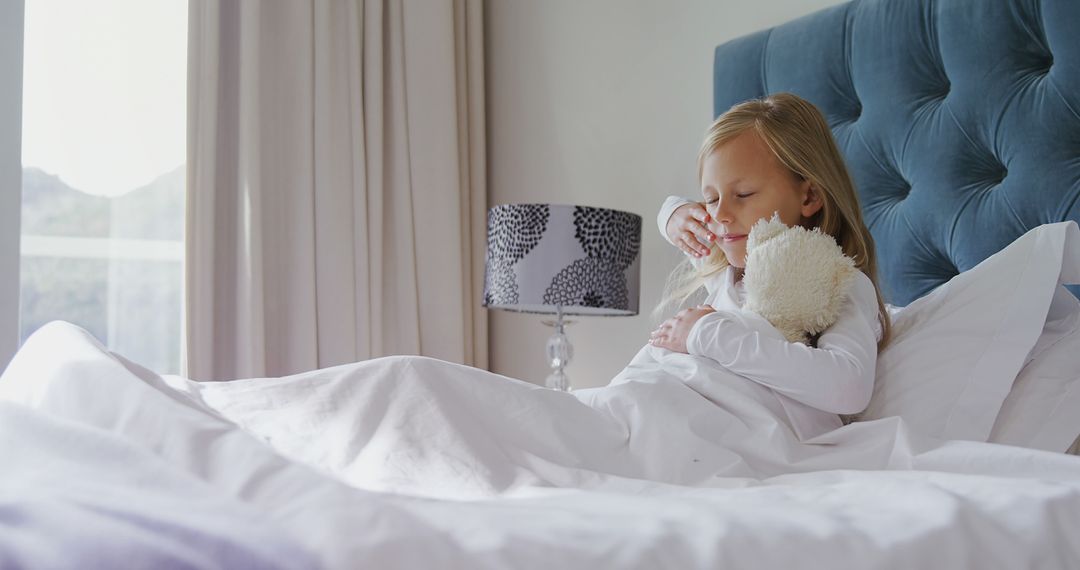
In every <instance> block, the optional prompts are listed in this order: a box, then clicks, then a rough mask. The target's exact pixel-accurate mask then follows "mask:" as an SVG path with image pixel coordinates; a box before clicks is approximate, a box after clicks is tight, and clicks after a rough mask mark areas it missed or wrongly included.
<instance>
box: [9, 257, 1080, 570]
mask: <svg viewBox="0 0 1080 570" xmlns="http://www.w3.org/2000/svg"><path fill="white" fill-rule="evenodd" d="M1036 262H1040V261H1039V260H1037V261H1036ZM1042 262H1045V260H1043V261H1042ZM1057 263H1059V264H1060V263H1061V260H1060V257H1059V258H1058V260H1057ZM993 270H994V269H993V268H990V269H987V272H988V274H989V273H990V272H992V271H993ZM1032 318H1040V317H1039V316H1038V315H1035V316H1033V317H1032ZM1042 318H1044V317H1042ZM761 390H763V388H761V387H760V386H759V385H757V384H754V383H752V382H749V381H746V380H745V379H743V378H741V377H739V376H737V375H734V374H732V373H730V372H728V371H727V370H726V369H724V368H722V367H720V366H719V365H716V364H715V363H713V362H712V361H709V360H707V359H701V358H696V357H692V356H688V355H679V354H673V353H668V352H666V351H662V350H660V349H655V348H652V347H647V348H645V349H643V350H642V352H641V353H639V354H638V356H637V357H636V358H635V359H634V361H633V362H632V363H631V365H630V366H628V367H627V369H626V370H624V371H623V372H622V373H621V374H620V375H619V376H618V377H617V378H616V379H615V380H613V382H612V384H611V385H610V386H608V387H605V388H596V389H589V390H579V391H577V392H574V393H561V392H555V391H550V390H546V389H541V388H539V387H536V386H534V385H531V384H528V383H525V382H520V381H517V380H513V379H509V378H505V377H502V376H498V375H495V374H491V373H487V372H484V371H479V370H476V369H472V368H468V367H464V366H459V365H454V364H449V363H446V362H441V361H437V360H432V359H427V358H416V357H391V358H383V359H375V360H370V361H366V362H361V363H356V364H350V365H345V366H339V367H335V368H330V369H325V370H319V371H314V372H310V373H306V374H299V375H296V376H290V377H286V378H277V379H250V380H241V381H235V382H228V383H217V384H198V383H194V382H189V381H187V380H184V379H182V378H175V377H173V378H169V379H162V378H160V377H157V376H155V375H153V374H152V373H150V372H148V371H146V370H142V369H140V368H139V367H137V366H135V365H133V364H131V363H128V362H126V361H124V360H123V359H122V358H119V357H116V356H115V355H112V354H110V353H108V352H107V351H106V350H104V349H103V348H102V347H101V346H100V345H99V344H98V343H97V342H96V341H95V340H94V339H92V338H91V337H90V336H89V335H88V334H86V333H85V332H84V331H82V330H81V329H78V328H76V327H73V326H71V325H67V324H63V323H54V324H51V325H48V326H46V327H45V328H43V329H42V330H40V331H38V332H37V333H35V335H34V336H33V337H31V339H30V340H28V341H27V343H26V344H25V345H24V347H23V348H22V349H21V350H20V352H19V353H18V354H17V355H16V357H15V359H14V360H13V362H12V364H11V366H10V367H9V368H8V370H7V371H6V372H5V373H4V375H3V377H2V378H0V400H7V401H9V402H13V403H16V404H20V405H22V406H27V407H28V408H30V409H27V408H18V409H19V410H21V411H19V412H17V414H23V415H24V416H25V415H28V414H29V415H33V414H37V415H41V416H43V417H46V418H50V419H48V420H46V419H39V420H32V421H31V420H26V425H31V426H32V425H34V422H35V421H38V422H39V423H42V424H47V423H49V422H53V421H58V422H62V424H63V426H64V429H65V430H66V431H65V433H64V435H63V438H61V439H63V440H64V445H73V446H76V447H79V448H83V447H82V446H83V445H84V444H83V443H82V442H84V441H85V442H87V443H85V445H86V446H89V445H92V442H93V441H97V440H99V439H100V438H101V437H102V434H103V433H104V434H111V435H109V437H111V438H113V440H115V441H116V442H119V443H116V445H120V444H121V443H122V444H123V446H125V449H128V450H129V451H127V452H125V453H128V454H129V455H125V456H122V457H120V458H119V459H109V458H108V457H107V456H103V457H99V456H97V455H96V454H90V455H87V456H86V459H85V461H86V468H85V469H80V470H70V471H67V470H58V471H50V472H51V473H52V475H51V476H52V477H53V479H52V480H51V483H50V485H51V487H47V488H48V489H54V490H55V491H56V494H55V498H56V500H57V501H59V502H61V503H63V504H66V503H67V502H69V501H71V500H72V498H71V495H70V494H68V493H66V492H65V491H64V489H66V488H68V487H66V486H65V485H67V486H70V487H71V488H82V489H86V490H87V492H88V493H89V492H93V491H95V490H96V489H104V488H107V487H108V486H109V485H112V484H113V483H110V481H113V480H114V479H115V478H116V477H118V475H117V474H118V473H119V472H120V471H121V470H122V471H123V473H124V476H125V477H126V479H124V480H125V481H128V483H126V485H128V486H129V487H130V488H131V489H133V490H137V491H138V493H139V495H140V496H142V497H145V501H146V502H144V499H140V500H138V501H134V500H125V499H124V497H121V496H119V495H118V496H116V498H115V501H116V505H117V508H119V507H121V506H122V507H123V508H124V509H127V511H129V512H133V513H142V514H144V515H145V517H144V518H147V519H153V520H170V519H171V518H172V517H171V515H170V513H173V515H175V518H174V519H172V520H173V521H174V522H175V523H176V525H181V526H182V525H191V524H192V523H191V521H193V520H197V517H196V516H195V515H194V514H191V513H188V512H186V510H184V509H177V510H175V511H170V509H168V508H161V505H168V504H172V503H176V502H179V501H187V500H189V497H192V496H195V495H201V493H200V492H199V489H203V490H205V497H207V500H206V501H205V502H203V503H201V504H199V505H197V506H201V507H202V508H203V509H205V511H206V512H220V513H221V517H222V518H221V519H220V520H221V521H226V522H224V523H222V524H223V525H226V526H228V527H229V528H231V529H232V531H233V534H232V535H230V536H229V537H228V538H229V540H230V541H231V543H234V544H235V546H233V548H235V549H237V551H242V552H245V553H246V555H248V556H251V557H252V559H253V560H276V561H284V560H287V558H286V556H293V557H295V560H296V564H295V565H297V566H299V565H302V564H304V563H305V562H304V561H303V552H298V551H297V548H299V549H303V550H304V551H306V552H308V553H310V554H311V555H313V556H315V557H317V559H318V561H319V562H318V563H319V564H320V565H323V566H325V567H329V568H350V567H360V566H365V567H377V568H413V567H457V568H509V567H512V568H552V567H555V568H658V567H665V568H718V567H724V568H763V567H799V568H807V567H814V568H830V569H835V568H839V567H858V568H910V567H935V568H975V567H977V568H1070V567H1073V568H1075V567H1077V566H1080V544H1078V543H1077V541H1075V540H1074V537H1075V536H1076V535H1077V534H1078V533H1080V458H1078V457H1074V456H1067V455H1064V454H1058V453H1050V452H1046V451H1037V450H1031V449H1024V448H1018V447H1011V446H1004V445H997V444H988V443H977V442H961V441H953V442H943V441H938V440H934V439H931V438H928V437H923V436H919V435H917V434H916V433H914V432H913V431H912V430H911V429H909V426H907V425H906V424H905V423H904V422H903V421H902V420H900V419H899V418H883V419H880V420H875V421H870V422H859V423H855V424H851V425H848V426H845V427H843V428H841V429H838V430H836V431H833V432H830V433H827V434H824V435H823V436H820V437H818V438H815V439H814V440H811V441H810V442H807V443H801V442H799V441H798V439H797V438H795V436H794V434H793V433H792V430H791V428H790V427H789V426H788V425H786V424H785V421H784V420H783V419H782V416H778V415H777V413H776V411H775V410H773V409H771V408H770V406H769V405H768V403H767V402H768V399H766V398H762V397H761V394H762V393H761ZM8 406H11V404H8ZM0 409H3V408H0ZM31 409H32V410H31ZM2 419H3V416H2V415H0V420H2ZM22 421H23V420H21V419H19V417H16V418H15V420H12V421H0V430H3V431H0V441H12V438H15V437H17V438H18V439H20V441H21V442H22V445H17V446H13V447H9V446H7V445H6V446H5V449H4V454H5V456H4V460H5V464H9V465H16V466H18V467H17V468H16V469H14V470H11V469H7V468H5V469H2V470H0V481H3V482H5V488H7V485H6V483H7V482H8V481H9V480H10V478H11V477H12V476H13V475H12V472H14V473H15V477H18V476H19V475H18V474H19V473H20V471H25V472H26V473H30V474H33V473H34V472H35V469H37V467H35V466H39V462H41V461H44V460H45V459H43V457H42V453H43V451H42V450H46V449H55V448H56V445H57V441H58V436H55V434H54V435H47V434H46V433H45V432H47V431H48V430H38V429H27V430H25V431H23V430H19V426H20V425H22V424H21V422H22ZM234 422H235V423H234ZM237 426H240V427H237ZM12 430H16V431H17V432H13V431H12ZM61 449H64V448H63V447H62V446H61ZM56 453H57V454H58V455H61V456H64V455H66V452H62V451H57V452H56ZM129 456H130V458H128V457H129ZM50 461H51V460H50ZM163 473H164V474H165V475H163ZM174 476H175V477H174ZM170 477H173V478H175V480H176V481H175V482H170ZM22 481H24V482H25V481H26V479H22ZM25 486H26V485H24V487H25ZM96 496H98V497H99V500H100V501H102V502H109V501H110V500H111V499H110V498H109V495H107V494H100V495H96ZM9 500H11V501H16V502H17V501H19V498H18V497H17V496H12V497H10V498H9ZM155 504H156V505H158V506H157V507H154V505H155ZM30 506H31V507H32V506H33V505H32V504H31V505H30ZM196 510H197V509H196ZM253 514H254V518H255V519H257V521H258V522H259V523H260V524H252V525H249V526H242V525H237V524H231V523H228V522H227V521H232V520H250V519H251V518H252V517H253ZM46 522H47V521H46ZM0 524H8V525H9V526H17V525H11V524H10V523H0ZM155 528H157V527H154V526H151V527H150V532H151V534H153V532H156V531H155V530H154V529H155ZM216 528H219V527H217V526H214V525H213V524H209V523H208V524H207V526H206V527H205V529H204V530H207V531H208V534H209V535H211V536H216V535H215V533H214V530H215V529H216ZM35 533H37V534H35ZM24 534H27V535H29V536H37V537H38V538H39V539H40V540H44V541H46V542H48V541H50V540H51V541H53V542H54V543H55V544H54V546H55V547H57V548H62V547H63V546H64V545H65V544H66V543H65V542H64V541H65V540H66V539H65V538H64V535H61V538H52V536H51V535H50V534H49V525H48V524H45V523H42V524H39V525H37V526H35V525H30V526H29V530H27V531H26V532H25V533H24ZM101 540H102V541H104V542H105V543H108V542H109V541H110V540H117V539H116V537H114V536H110V535H109V534H108V533H105V532H103V533H102V537H101ZM119 540H120V541H121V544H122V545H123V544H126V543H125V542H124V541H126V537H124V536H123V535H121V537H120V539H119ZM206 540H209V539H208V538H207V539H206ZM221 540H225V538H224V537H223V538H221ZM174 543H175V544H174V546H173V547H172V548H174V549H176V551H177V552H181V553H183V549H184V548H188V549H190V550H191V552H190V554H192V555H194V554H196V553H200V552H203V551H204V550H205V549H207V548H210V547H209V546H207V544H206V542H205V541H202V540H199V539H192V540H187V541H186V542H185V540H181V539H177V540H174ZM258 545H262V546H263V549H258V548H257V546H258ZM4 546H5V547H7V546H9V545H6V544H5V545H4ZM135 546H138V545H137V544H136V545H135ZM12 548H15V549H16V551H15V552H16V556H18V555H19V553H20V552H23V551H21V550H18V549H19V548H21V546H20V543H18V542H16V543H15V544H14V546H13V547H12ZM250 548H256V550H254V551H248V550H247V549H250ZM34 552H37V551H26V552H24V553H23V554H25V556H26V558H24V559H26V560H33V556H35V554H34ZM282 553H285V554H282ZM282 563H283V564H284V562H282Z"/></svg>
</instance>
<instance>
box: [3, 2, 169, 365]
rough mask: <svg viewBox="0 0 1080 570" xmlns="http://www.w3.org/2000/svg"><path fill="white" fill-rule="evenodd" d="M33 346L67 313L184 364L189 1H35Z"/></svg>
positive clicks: (105, 337)
mask: <svg viewBox="0 0 1080 570" xmlns="http://www.w3.org/2000/svg"><path fill="white" fill-rule="evenodd" d="M23 42H24V44H23V96H22V109H23V120H22V165H23V169H22V216H21V233H22V236H21V245H20V258H21V259H20V291H19V299H20V300H19V305H20V324H19V333H20V341H23V340H25V339H26V338H27V337H28V336H29V335H30V334H31V333H32V332H33V331H34V330H36V329H37V328H38V327H40V326H41V325H43V324H45V323H47V322H49V321H51V320H55V319H62V320H66V321H70V322H73V323H75V324H77V325H79V326H81V327H83V328H85V329H86V330H88V331H89V332H90V333H92V334H93V335H94V336H96V337H97V338H98V339H99V340H100V341H101V342H102V343H104V344H106V345H107V346H108V347H109V348H110V349H111V350H114V351H116V352H118V353H120V354H122V355H124V356H125V357H128V358H130V359H132V360H134V361H136V362H138V363H140V364H142V365H144V366H146V367H148V368H151V369H153V370H155V371H157V372H160V373H166V374H169V373H171V374H175V373H179V372H180V367H181V355H182V343H183V332H182V326H183V259H184V244H183V229H184V184H185V180H184V174H185V171H184V161H185V153H186V128H187V127H186V120H185V119H186V105H187V102H186V95H187V92H186V90H187V87H186V83H187V3H186V2H184V1H182V0H167V1H164V2H147V1H146V0H98V1H96V2H86V1H85V0H26V3H25V28H24V38H23Z"/></svg>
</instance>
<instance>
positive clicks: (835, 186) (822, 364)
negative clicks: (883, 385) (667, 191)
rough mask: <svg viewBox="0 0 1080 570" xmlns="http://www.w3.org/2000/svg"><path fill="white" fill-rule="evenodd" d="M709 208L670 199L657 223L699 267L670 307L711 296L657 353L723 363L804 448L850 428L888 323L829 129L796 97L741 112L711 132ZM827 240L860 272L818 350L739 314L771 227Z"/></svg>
mask: <svg viewBox="0 0 1080 570" xmlns="http://www.w3.org/2000/svg"><path fill="white" fill-rule="evenodd" d="M698 176H699V179H700V181H701V193H702V196H703V197H704V203H697V202H690V201H688V200H684V199H681V198H678V197H675V196H672V197H669V198H668V199H667V201H666V202H665V203H664V205H663V207H662V208H661V211H660V214H659V216H658V220H657V221H658V223H659V226H660V230H661V232H662V233H663V234H664V236H665V237H666V238H667V240H668V241H669V242H671V243H672V244H673V245H675V246H676V247H678V248H679V249H681V250H682V251H684V252H685V253H686V254H687V256H688V257H689V263H688V264H684V266H681V267H680V268H677V269H676V273H675V274H673V277H672V280H671V285H669V293H668V295H667V296H666V299H665V301H664V303H662V305H661V307H663V306H665V305H668V304H670V302H672V301H678V302H683V301H685V300H686V299H687V298H688V297H689V296H690V295H692V294H693V293H694V292H695V291H697V290H698V289H699V288H700V287H701V286H704V287H705V289H706V291H707V293H708V297H707V298H706V300H705V304H704V305H701V306H698V307H696V308H693V309H686V310H683V311H681V312H679V313H678V315H676V316H675V317H673V318H670V319H667V320H666V321H664V322H663V323H662V324H661V325H660V326H659V327H658V328H657V329H656V330H655V331H653V333H652V334H651V335H650V340H649V342H650V344H652V345H653V346H657V347H661V348H666V349H669V350H672V351H676V352H683V353H689V354H693V355H697V356H704V357H709V358H712V359H714V360H716V361H718V362H719V363H720V364H722V365H723V366H725V367H726V368H728V369H729V370H731V371H732V372H735V373H738V374H741V375H742V376H745V377H747V378H749V379H751V380H754V381H756V382H759V383H761V384H764V385H765V386H767V387H769V388H770V389H771V390H772V391H773V392H774V393H775V395H776V396H777V399H778V400H779V402H780V404H781V405H782V407H783V408H784V410H785V411H786V412H787V415H788V417H789V419H791V421H792V423H793V424H794V427H795V430H796V432H798V433H799V434H800V437H807V436H812V435H814V434H817V433H823V432H825V431H828V430H830V429H833V428H836V427H839V426H840V425H841V419H840V417H839V416H838V414H855V413H858V412H860V411H862V410H863V409H864V408H865V407H866V405H867V404H868V403H869V401H870V396H871V394H872V392H873V383H874V372H875V364H876V361H877V352H878V351H879V350H880V349H881V348H883V347H884V346H885V344H886V343H887V342H888V339H889V329H890V323H889V315H888V312H887V311H886V309H885V304H884V302H883V300H882V298H881V295H880V293H879V292H878V290H877V278H876V273H877V268H876V262H875V257H874V242H873V239H872V237H871V235H870V232H869V231H868V230H867V229H866V226H865V225H864V224H863V220H862V214H861V210H860V208H859V202H858V198H857V197H856V194H855V189H854V185H853V184H852V181H851V177H850V176H849V174H848V172H847V169H846V167H845V166H844V161H843V158H842V157H841V155H840V152H839V150H838V149H837V147H836V143H835V141H834V140H833V138H832V134H831V133H830V131H829V128H828V125H827V124H826V122H825V119H824V117H823V116H822V115H821V112H820V111H818V109H817V108H816V107H814V106H813V105H812V104H811V103H809V102H807V101H805V100H803V99H801V98H799V97H798V96H795V95H792V94H789V93H779V94H775V95H770V96H768V97H765V98H763V99H760V100H752V101H747V102H744V103H740V104H738V105H736V106H734V107H732V108H731V109H730V110H728V111H727V112H726V113H724V114H723V115H721V116H720V117H719V118H718V119H717V120H716V121H715V122H714V123H713V124H712V126H711V127H710V128H709V131H708V133H707V136H706V138H705V142H704V144H703V145H702V148H701V152H700V154H699V157H698ZM774 213H777V214H779V216H780V220H781V221H782V222H784V223H785V224H786V225H788V226H795V225H796V224H798V225H801V226H803V227H806V228H814V227H817V228H821V230H822V231H824V232H826V233H828V234H829V235H831V236H833V237H834V238H835V239H836V241H837V243H838V244H840V247H841V248H842V249H843V251H844V254H845V255H847V256H848V257H850V258H852V259H853V260H854V262H855V265H856V267H858V268H859V269H860V270H861V273H860V274H859V275H858V277H857V279H856V281H855V283H854V285H853V286H852V287H851V289H850V291H849V295H848V299H847V300H846V302H845V307H844V309H843V312H842V313H841V315H840V317H839V319H838V320H837V321H836V323H835V324H833V325H832V326H831V327H829V328H828V329H827V330H826V331H824V332H823V333H822V334H821V335H820V336H819V337H818V338H817V342H816V343H812V344H816V346H807V345H804V344H800V343H792V342H788V341H786V340H785V339H783V338H782V337H780V336H778V335H772V334H769V332H770V331H769V330H766V329H768V328H770V327H768V326H767V325H766V327H765V328H763V327H762V326H761V322H760V321H762V320H763V319H758V320H757V321H754V320H753V319H748V317H747V316H746V314H745V313H743V312H741V311H740V307H741V305H742V300H743V291H742V274H743V269H744V267H745V260H746V238H747V234H748V233H749V232H750V228H751V227H752V226H753V225H754V223H755V222H757V221H758V220H760V219H762V218H770V217H772V215H773V214H774Z"/></svg>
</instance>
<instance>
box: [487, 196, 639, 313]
mask: <svg viewBox="0 0 1080 570" xmlns="http://www.w3.org/2000/svg"><path fill="white" fill-rule="evenodd" d="M640 260H641V216H639V215H637V214H631V213H629V212H621V211H619V210H610V209H607V208H592V207H588V206H569V205H561V204H503V205H500V206H495V207H493V208H491V209H490V210H488V218H487V259H486V272H485V276H484V306H485V307H489V308H493V309H506V310H510V311H519V312H523V313H544V314H555V313H556V312H557V311H558V310H559V309H561V310H562V313H563V314H564V315H607V316H629V315H636V314H637V313H638V296H639V295H638V294H639V291H640V275H641V262H640Z"/></svg>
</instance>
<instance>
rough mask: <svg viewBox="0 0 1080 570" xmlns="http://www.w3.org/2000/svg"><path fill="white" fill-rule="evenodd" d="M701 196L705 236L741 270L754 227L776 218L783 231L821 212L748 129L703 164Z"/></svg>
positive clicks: (811, 194)
mask: <svg viewBox="0 0 1080 570" xmlns="http://www.w3.org/2000/svg"><path fill="white" fill-rule="evenodd" d="M701 193H702V195H704V197H705V209H706V210H707V211H708V212H709V216H710V218H711V219H710V220H709V230H710V231H712V232H713V233H714V234H716V238H717V245H718V246H719V247H720V249H722V250H723V251H724V254H725V255H726V256H727V260H728V263H730V264H731V265H732V266H734V267H739V268H745V266H746V237H747V235H748V234H749V233H750V228H751V227H752V226H753V225H754V223H755V222H757V221H758V220H760V219H762V218H766V219H768V218H771V217H772V215H773V212H778V213H779V214H780V221H782V222H784V224H785V225H787V226H796V225H800V224H802V222H803V220H804V219H806V218H809V217H811V216H813V215H814V214H815V213H817V211H818V210H820V209H821V206H822V202H821V197H820V194H819V193H818V192H816V191H814V190H812V189H811V187H810V182H809V181H807V180H802V179H800V178H799V177H798V176H797V175H796V174H795V173H793V172H791V171H790V170H788V169H787V168H786V167H785V166H784V165H783V164H781V163H780V161H779V160H778V159H777V158H776V156H775V155H773V153H772V151H771V150H769V147H768V146H767V145H766V144H765V141H764V140H762V139H761V136H760V135H758V134H757V132H755V131H754V130H753V129H750V130H747V131H744V132H743V133H741V134H739V135H737V136H736V137H735V138H734V139H732V140H730V141H728V142H726V143H724V144H722V145H720V147H719V148H717V149H716V150H715V151H713V153H712V154H710V155H709V156H708V157H706V158H705V161H704V163H702V169H701Z"/></svg>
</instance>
